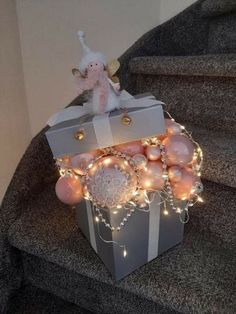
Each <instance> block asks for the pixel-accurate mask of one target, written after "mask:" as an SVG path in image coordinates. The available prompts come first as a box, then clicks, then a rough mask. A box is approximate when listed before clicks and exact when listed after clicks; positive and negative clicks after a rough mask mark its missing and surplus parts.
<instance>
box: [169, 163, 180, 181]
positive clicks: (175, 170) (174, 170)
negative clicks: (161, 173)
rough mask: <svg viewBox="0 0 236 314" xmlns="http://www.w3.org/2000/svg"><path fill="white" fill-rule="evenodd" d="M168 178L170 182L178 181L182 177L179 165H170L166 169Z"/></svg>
mask: <svg viewBox="0 0 236 314" xmlns="http://www.w3.org/2000/svg"><path fill="white" fill-rule="evenodd" d="M168 175H169V179H170V181H172V182H178V181H180V180H181V178H182V169H181V168H180V167H179V166H172V167H170V168H169V169H168Z"/></svg>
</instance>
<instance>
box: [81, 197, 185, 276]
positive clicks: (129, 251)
mask: <svg viewBox="0 0 236 314" xmlns="http://www.w3.org/2000/svg"><path fill="white" fill-rule="evenodd" d="M160 203H161V202H160V197H158V196H156V197H155V200H154V201H153V202H152V203H151V204H150V205H149V207H148V208H147V209H142V210H135V211H134V212H133V213H132V214H131V216H130V218H129V219H128V220H127V222H126V224H125V226H124V227H123V228H122V229H121V230H120V231H113V232H112V231H111V230H110V229H109V228H106V226H105V224H102V223H99V222H98V221H97V220H96V217H97V215H98V213H97V212H96V209H95V208H94V207H93V204H92V203H91V202H90V201H83V202H82V203H80V204H79V205H77V206H76V211H77V221H78V225H79V227H80V229H81V230H82V232H83V234H84V235H85V237H86V238H87V239H88V241H89V242H90V244H91V246H92V248H93V249H94V250H95V252H96V253H97V254H98V256H99V257H100V258H101V260H102V261H103V263H104V264H105V266H106V267H107V269H108V270H109V272H110V273H111V275H112V277H113V279H114V280H120V279H122V278H123V277H125V276H126V275H128V274H130V273H131V272H132V271H134V270H135V269H137V268H139V267H140V266H142V265H144V264H146V263H148V262H149V261H151V260H153V259H154V258H156V257H157V256H158V255H160V254H162V253H163V252H165V251H167V250H168V249H170V248H171V247H173V246H175V245H177V244H178V243H180V242H181V241H182V239H183V232H184V224H183V223H182V222H181V221H180V220H179V216H178V215H177V214H176V213H174V212H172V211H171V209H170V210H169V211H168V214H165V213H166V212H167V211H166V210H165V211H163V210H162V209H163V208H162V206H161V204H160ZM168 209H169V208H168V206H167V210H168ZM101 211H102V214H103V216H104V218H106V221H107V222H109V223H110V224H111V225H119V224H120V222H121V221H123V217H126V216H127V210H126V209H119V211H112V210H101Z"/></svg>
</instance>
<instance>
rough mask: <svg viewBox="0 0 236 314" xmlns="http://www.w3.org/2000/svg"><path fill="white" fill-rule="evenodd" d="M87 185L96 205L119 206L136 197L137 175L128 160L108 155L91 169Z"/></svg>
mask: <svg viewBox="0 0 236 314" xmlns="http://www.w3.org/2000/svg"><path fill="white" fill-rule="evenodd" d="M86 185H87V190H88V192H89V194H90V196H91V198H92V201H93V203H94V204H95V205H98V206H100V207H105V208H117V206H122V205H124V204H126V203H127V202H128V201H129V200H131V199H132V197H134V195H135V191H136V188H137V176H136V173H135V171H134V170H133V168H132V167H131V166H130V165H129V163H128V162H127V161H126V160H124V159H122V158H119V157H115V156H107V157H103V158H101V159H99V160H97V161H96V162H95V163H94V165H93V166H92V167H91V169H89V171H88V174H87V177H86Z"/></svg>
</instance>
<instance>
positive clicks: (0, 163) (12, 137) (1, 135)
mask: <svg viewBox="0 0 236 314" xmlns="http://www.w3.org/2000/svg"><path fill="white" fill-rule="evenodd" d="M0 39H1V45H0V73H1V76H0V147H1V154H0V202H1V199H2V196H3V194H4V192H5V190H6V187H7V185H8V183H9V181H10V178H11V176H12V174H13V172H14V170H15V167H16V165H17V163H18V161H19V159H20V157H21V156H22V154H23V152H24V150H25V148H26V146H27V144H28V143H29V139H30V128H29V120H28V111H27V105H26V101H25V91H24V82H23V70H22V63H21V51H20V42H19V33H18V25H17V15H16V5H15V1H13V0H0Z"/></svg>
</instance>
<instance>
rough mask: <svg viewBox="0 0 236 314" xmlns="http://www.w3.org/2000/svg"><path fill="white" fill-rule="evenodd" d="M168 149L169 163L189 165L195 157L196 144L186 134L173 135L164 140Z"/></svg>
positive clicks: (170, 164)
mask: <svg viewBox="0 0 236 314" xmlns="http://www.w3.org/2000/svg"><path fill="white" fill-rule="evenodd" d="M163 145H164V146H165V149H166V154H167V164H168V165H169V166H172V165H187V164H188V163H190V162H191V161H192V159H193V154H194V145H193V143H192V142H191V141H190V140H189V138H188V137H187V136H185V135H181V134H179V135H171V136H170V137H167V138H166V139H165V140H164V141H163Z"/></svg>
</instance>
